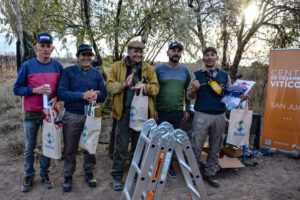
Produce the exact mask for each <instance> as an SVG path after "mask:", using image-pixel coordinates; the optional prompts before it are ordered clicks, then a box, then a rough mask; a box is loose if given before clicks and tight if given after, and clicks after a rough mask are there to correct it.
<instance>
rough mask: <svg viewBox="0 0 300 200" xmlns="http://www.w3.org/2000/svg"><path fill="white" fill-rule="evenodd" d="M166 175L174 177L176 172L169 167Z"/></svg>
mask: <svg viewBox="0 0 300 200" xmlns="http://www.w3.org/2000/svg"><path fill="white" fill-rule="evenodd" d="M168 176H170V177H171V178H175V177H176V172H175V170H174V169H171V168H169V171H168Z"/></svg>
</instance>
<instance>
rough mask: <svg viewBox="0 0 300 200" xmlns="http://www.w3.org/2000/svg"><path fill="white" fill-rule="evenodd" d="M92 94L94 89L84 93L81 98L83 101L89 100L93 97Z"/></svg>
mask: <svg viewBox="0 0 300 200" xmlns="http://www.w3.org/2000/svg"><path fill="white" fill-rule="evenodd" d="M93 92H94V89H91V90H88V91H86V92H85V93H83V97H82V98H83V99H84V100H88V99H89V98H91V97H92V96H93Z"/></svg>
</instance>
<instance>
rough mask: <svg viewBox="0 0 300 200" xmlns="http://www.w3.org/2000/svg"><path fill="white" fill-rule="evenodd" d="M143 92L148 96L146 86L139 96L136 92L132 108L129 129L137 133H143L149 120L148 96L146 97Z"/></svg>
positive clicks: (143, 86) (142, 88)
mask: <svg viewBox="0 0 300 200" xmlns="http://www.w3.org/2000/svg"><path fill="white" fill-rule="evenodd" d="M143 92H144V93H145V94H146V91H145V85H144V84H143V85H142V87H141V89H140V94H139V95H137V91H135V93H134V96H133V99H132V103H131V107H130V120H129V127H130V128H132V129H133V130H135V131H141V130H142V128H143V126H144V123H145V122H146V121H147V119H148V96H147V95H144V94H143Z"/></svg>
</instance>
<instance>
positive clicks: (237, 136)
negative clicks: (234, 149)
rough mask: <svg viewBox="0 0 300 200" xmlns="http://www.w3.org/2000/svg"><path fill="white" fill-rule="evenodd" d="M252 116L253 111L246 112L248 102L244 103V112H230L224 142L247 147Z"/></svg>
mask: <svg viewBox="0 0 300 200" xmlns="http://www.w3.org/2000/svg"><path fill="white" fill-rule="evenodd" d="M252 115H253V111H252V110H248V102H246V105H245V110H241V109H232V110H231V113H230V119H229V127H228V135H227V141H226V142H227V143H228V144H232V145H235V146H247V145H249V135H250V128H251V124H252Z"/></svg>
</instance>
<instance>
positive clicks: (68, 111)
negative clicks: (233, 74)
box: [14, 33, 231, 192]
mask: <svg viewBox="0 0 300 200" xmlns="http://www.w3.org/2000/svg"><path fill="white" fill-rule="evenodd" d="M144 49H145V45H144V44H143V43H141V42H138V41H133V42H130V43H129V44H128V56H127V57H126V58H125V59H124V60H121V61H117V62H115V63H114V64H113V65H112V66H111V69H110V72H109V75H108V79H107V81H106V85H105V84H104V80H103V78H102V75H101V73H100V72H99V71H98V70H97V69H95V68H94V67H92V66H91V64H92V58H93V55H94V54H93V51H92V48H91V46H90V45H87V44H82V45H80V46H79V47H78V48H77V53H76V57H77V64H76V65H74V66H70V67H67V68H65V69H63V67H62V65H61V64H60V63H59V62H57V61H55V60H54V59H52V58H51V53H52V51H53V46H52V36H51V35H50V34H47V33H42V34H40V35H39V36H38V38H37V43H36V45H35V50H36V52H37V55H38V56H37V58H34V59H31V60H28V61H26V62H24V63H23V64H22V66H21V69H20V71H19V73H18V76H17V79H16V82H15V85H14V93H15V95H19V96H24V127H25V134H26V148H25V152H24V166H25V178H24V182H23V185H22V188H21V190H22V191H23V192H27V191H28V190H29V189H30V187H31V185H32V183H33V179H34V176H35V170H34V148H35V146H36V138H37V133H38V129H39V127H40V126H41V125H42V123H43V115H42V110H43V100H42V95H43V94H46V95H51V97H52V98H51V100H50V102H49V103H51V104H52V106H54V105H55V103H56V102H57V101H58V100H60V101H64V107H65V112H64V115H63V118H62V120H63V140H64V168H63V172H62V173H63V176H64V182H63V184H62V189H63V191H64V192H68V191H70V190H71V189H72V175H73V174H74V172H75V169H76V154H77V152H78V143H79V139H80V135H81V132H82V130H83V126H84V123H85V120H86V116H85V114H84V107H85V106H86V105H88V104H91V103H93V102H104V101H105V99H106V96H107V94H106V89H107V90H108V92H110V93H111V94H112V95H113V104H112V117H113V118H114V119H116V122H117V123H116V133H115V144H114V153H113V166H112V170H111V175H112V177H113V183H112V187H113V189H114V190H117V191H118V190H122V189H123V184H122V178H123V176H124V173H125V168H126V159H127V154H128V145H129V143H130V142H131V152H130V154H131V155H130V156H131V158H132V156H133V153H134V151H135V146H136V144H137V141H138V138H139V133H138V132H136V131H134V130H133V129H131V128H130V127H129V120H130V106H131V103H132V99H133V96H134V94H135V91H136V90H139V89H140V88H141V86H142V84H143V85H144V86H145V95H147V96H148V97H149V101H148V110H149V118H154V119H155V120H156V121H157V123H158V124H160V123H162V122H164V121H167V122H169V123H171V124H172V125H173V126H174V128H179V127H180V124H181V123H182V121H183V122H185V121H187V120H188V119H189V118H190V112H191V111H190V104H191V103H190V102H191V100H192V99H194V98H196V100H195V106H194V109H195V114H194V118H193V127H192V135H191V140H192V144H193V149H194V152H195V156H196V159H197V160H198V159H199V158H200V155H201V151H202V147H203V145H204V142H205V139H206V136H207V135H209V154H208V158H207V161H206V165H205V171H204V178H205V180H207V182H208V183H209V184H210V185H212V186H214V187H219V183H218V181H217V180H216V178H215V176H214V175H215V173H216V167H217V166H218V153H219V151H220V147H221V143H222V135H223V132H224V129H225V114H224V112H225V105H224V104H223V103H221V97H218V96H215V95H213V94H212V93H211V92H210V91H209V89H208V86H207V85H208V83H207V76H210V77H212V78H213V79H214V80H215V81H217V82H218V83H219V84H220V85H221V86H222V87H223V88H226V87H227V86H228V85H230V84H231V81H230V77H229V75H228V74H227V73H226V72H225V71H223V70H221V69H220V68H218V67H217V66H216V62H217V60H218V56H217V51H216V49H215V48H213V47H208V48H206V49H205V50H204V51H203V62H204V64H205V68H204V69H201V70H199V71H197V72H195V73H194V74H193V75H192V77H191V76H190V72H189V69H188V68H187V67H185V66H183V65H181V64H180V63H179V61H180V59H181V55H182V52H183V49H184V47H183V46H182V44H180V43H178V42H173V43H171V44H170V45H169V48H168V51H167V56H168V57H169V61H168V62H167V63H165V64H162V65H160V66H158V67H156V69H154V68H153V67H152V66H151V65H150V64H148V63H146V62H144V61H143V55H144ZM184 106H185V108H184ZM183 109H184V110H185V111H183ZM83 157H84V164H83V168H84V171H85V179H86V182H87V183H88V185H89V186H90V187H95V186H96V180H95V178H94V176H93V169H94V166H95V164H96V159H95V155H93V154H89V153H88V152H87V151H84V152H83ZM171 163H172V162H171ZM49 166H50V159H49V158H47V157H45V156H42V157H41V160H40V168H41V169H40V176H41V180H42V183H43V186H44V187H45V188H47V189H50V188H52V183H51V181H50V179H49V175H48V173H49ZM168 174H169V175H170V176H172V177H175V176H176V173H175V170H174V168H173V164H171V166H170V169H169V173H168Z"/></svg>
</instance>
